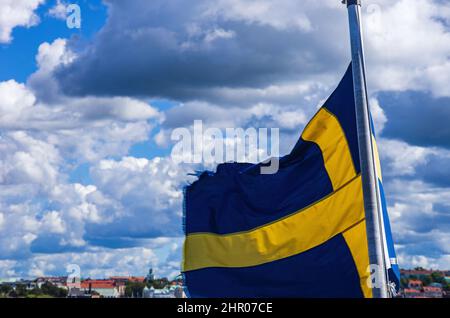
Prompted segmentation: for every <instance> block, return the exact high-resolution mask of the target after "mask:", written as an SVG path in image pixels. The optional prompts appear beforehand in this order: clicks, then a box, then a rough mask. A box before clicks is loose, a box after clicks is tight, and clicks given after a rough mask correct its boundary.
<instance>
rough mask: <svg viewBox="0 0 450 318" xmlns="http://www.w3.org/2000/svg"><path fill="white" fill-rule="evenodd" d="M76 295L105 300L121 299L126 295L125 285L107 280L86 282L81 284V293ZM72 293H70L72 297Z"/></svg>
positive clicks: (89, 280)
mask: <svg viewBox="0 0 450 318" xmlns="http://www.w3.org/2000/svg"><path fill="white" fill-rule="evenodd" d="M75 292H76V293H80V294H84V295H95V294H98V296H100V297H103V298H119V297H123V296H124V295H125V285H124V284H121V283H117V282H116V281H114V280H112V279H105V280H91V279H88V280H84V281H82V282H81V289H80V291H75ZM71 294H72V293H70V295H71Z"/></svg>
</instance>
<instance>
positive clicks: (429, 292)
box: [423, 286, 443, 298]
mask: <svg viewBox="0 0 450 318" xmlns="http://www.w3.org/2000/svg"><path fill="white" fill-rule="evenodd" d="M423 295H424V297H426V298H442V296H443V290H442V287H434V286H425V287H424V288H423Z"/></svg>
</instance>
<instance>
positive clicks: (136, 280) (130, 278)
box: [109, 276, 145, 284]
mask: <svg viewBox="0 0 450 318" xmlns="http://www.w3.org/2000/svg"><path fill="white" fill-rule="evenodd" d="M109 279H110V280H113V281H114V282H116V283H123V284H126V283H128V282H132V283H143V282H145V277H143V276H112V277H110V278H109Z"/></svg>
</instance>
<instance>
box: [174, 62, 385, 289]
mask: <svg viewBox="0 0 450 318" xmlns="http://www.w3.org/2000/svg"><path fill="white" fill-rule="evenodd" d="M260 167H261V165H253V164H245V163H225V164H221V165H219V166H218V167H217V171H216V172H215V173H211V172H204V173H202V174H201V175H200V176H199V179H198V180H197V181H196V182H194V183H193V184H192V185H190V186H188V187H187V188H186V189H185V201H184V213H185V224H184V227H185V234H186V240H185V244H184V259H183V269H182V270H183V274H184V278H185V285H186V287H187V293H188V296H190V297H216V298H218V297H220V298H224V297H262V298H265V297H354V298H356V297H372V291H371V289H370V288H369V287H368V284H367V280H368V278H369V276H368V275H369V273H368V272H367V268H368V266H369V256H368V248H367V238H366V228H365V218H364V205H363V196H362V184H361V171H360V164H359V150H358V140H357V132H356V115H355V101H354V93H353V78H352V71H351V66H350V67H349V68H348V70H347V72H346V73H345V76H344V77H343V79H342V81H341V83H340V84H339V86H338V88H337V89H336V90H335V91H334V92H333V94H332V95H331V96H330V97H329V99H328V100H327V101H326V102H325V105H324V106H323V107H322V108H320V110H319V111H318V112H317V113H316V115H315V116H314V117H313V119H312V120H311V121H310V122H309V124H308V125H307V126H306V128H305V130H304V131H303V133H302V135H301V137H300V139H299V141H298V142H297V144H296V145H295V147H294V149H293V150H292V151H291V153H290V154H289V155H287V156H285V157H283V158H280V167H279V170H278V172H277V173H276V174H272V175H265V174H261V173H260ZM386 221H387V223H385V224H388V222H389V221H388V220H387V217H386V218H385V222H386ZM384 230H385V231H386V232H389V234H390V229H389V228H388V226H385V227H384ZM391 243H392V240H391ZM387 244H389V243H387ZM392 248H393V245H392Z"/></svg>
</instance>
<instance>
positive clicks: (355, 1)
mask: <svg viewBox="0 0 450 318" xmlns="http://www.w3.org/2000/svg"><path fill="white" fill-rule="evenodd" d="M342 3H343V4H346V5H347V7H349V6H351V5H356V6H360V5H361V0H342Z"/></svg>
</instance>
